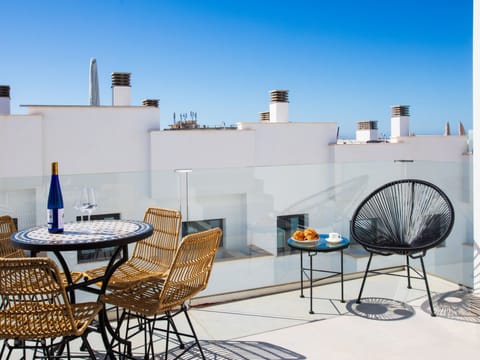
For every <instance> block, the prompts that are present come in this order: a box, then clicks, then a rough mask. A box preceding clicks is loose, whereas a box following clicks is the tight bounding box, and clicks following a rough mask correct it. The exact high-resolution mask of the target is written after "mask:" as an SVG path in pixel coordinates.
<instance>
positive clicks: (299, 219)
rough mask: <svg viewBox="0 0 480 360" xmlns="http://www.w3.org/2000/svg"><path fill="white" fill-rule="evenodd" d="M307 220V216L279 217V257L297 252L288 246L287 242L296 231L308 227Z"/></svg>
mask: <svg viewBox="0 0 480 360" xmlns="http://www.w3.org/2000/svg"><path fill="white" fill-rule="evenodd" d="M306 218H307V216H306V215H305V214H294V215H282V216H278V217H277V255H288V254H291V253H293V252H295V251H296V250H294V249H292V248H291V247H290V246H288V244H287V241H288V239H289V238H290V237H291V236H292V234H293V233H294V232H295V231H296V230H298V229H304V228H305V227H306V226H307V221H306Z"/></svg>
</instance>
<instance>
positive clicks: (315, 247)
mask: <svg viewBox="0 0 480 360" xmlns="http://www.w3.org/2000/svg"><path fill="white" fill-rule="evenodd" d="M328 236H329V235H328V234H320V236H319V239H318V240H317V241H298V240H294V239H292V238H290V239H288V241H287V244H288V246H290V247H291V248H293V249H297V250H300V297H304V295H303V274H304V273H305V272H306V271H308V272H309V274H308V275H307V277H308V278H309V279H310V314H314V312H313V300H312V292H313V291H312V289H313V272H314V271H315V272H321V273H327V274H330V275H328V276H325V277H322V278H319V279H317V280H315V281H319V280H325V279H328V278H331V277H333V276H337V275H340V284H341V295H342V297H341V301H342V302H345V300H344V298H343V250H344V249H346V248H347V247H348V246H349V245H350V240H348V239H347V238H346V237H343V236H340V238H339V239H338V240H335V242H329V241H327V239H328ZM332 251H340V271H330V270H322V269H314V268H313V264H312V258H313V257H314V256H315V255H317V254H318V253H328V252H332ZM305 252H306V253H307V254H308V256H309V258H310V267H304V266H303V254H304V253H305Z"/></svg>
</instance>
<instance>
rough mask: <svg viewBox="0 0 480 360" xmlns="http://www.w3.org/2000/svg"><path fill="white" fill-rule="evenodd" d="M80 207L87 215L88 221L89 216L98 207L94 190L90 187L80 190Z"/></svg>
mask: <svg viewBox="0 0 480 360" xmlns="http://www.w3.org/2000/svg"><path fill="white" fill-rule="evenodd" d="M81 207H82V208H83V209H85V210H84V211H86V212H87V214H88V221H90V216H91V215H92V212H93V211H94V210H95V209H96V208H97V207H98V205H97V199H96V196H95V189H94V188H93V187H91V186H86V187H84V188H83V190H82V197H81Z"/></svg>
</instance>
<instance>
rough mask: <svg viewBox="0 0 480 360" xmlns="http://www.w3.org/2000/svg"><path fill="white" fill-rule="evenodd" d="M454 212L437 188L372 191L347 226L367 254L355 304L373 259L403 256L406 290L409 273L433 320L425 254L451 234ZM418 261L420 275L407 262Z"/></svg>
mask: <svg viewBox="0 0 480 360" xmlns="http://www.w3.org/2000/svg"><path fill="white" fill-rule="evenodd" d="M453 223H454V210H453V206H452V203H451V202H450V200H449V199H448V197H447V195H445V193H444V192H443V191H442V190H440V189H439V188H438V187H437V186H435V185H433V184H431V183H429V182H426V181H422V180H413V179H407V180H399V181H393V182H390V183H388V184H385V185H383V186H382V187H380V188H378V189H377V190H375V191H373V192H372V193H371V194H370V195H369V196H367V198H366V199H365V200H363V201H362V202H361V203H360V205H359V206H358V208H357V209H356V210H355V212H354V214H353V217H352V220H351V222H350V234H351V237H352V239H353V240H355V241H357V242H358V243H359V244H361V245H362V246H363V247H364V248H365V249H366V250H367V251H368V252H369V253H370V257H369V259H368V263H367V268H366V270H365V274H364V276H363V281H362V285H361V288H360V293H359V294H358V299H357V303H360V301H361V297H362V292H363V288H364V285H365V280H366V278H367V275H368V273H369V272H372V273H376V271H375V270H369V269H370V264H371V261H372V256H373V255H374V254H377V255H392V254H399V255H404V256H406V269H407V275H406V276H407V278H408V288H411V283H410V278H411V274H410V270H411V269H412V270H413V271H414V272H415V273H416V274H417V275H418V277H415V278H416V279H423V280H424V281H425V287H426V290H427V294H428V301H429V303H430V309H431V314H432V316H435V311H434V309H433V304H432V297H431V295H430V289H429V286H428V280H427V273H426V271H425V265H424V261H423V257H424V256H425V255H426V253H427V250H429V249H431V248H433V247H436V246H437V245H439V244H440V243H442V242H443V241H444V240H445V239H446V238H447V237H448V235H449V234H450V231H451V230H452V227H453ZM410 258H412V259H419V260H420V264H421V268H422V273H420V272H418V271H417V270H415V269H414V268H413V267H411V266H410V262H409V259H410Z"/></svg>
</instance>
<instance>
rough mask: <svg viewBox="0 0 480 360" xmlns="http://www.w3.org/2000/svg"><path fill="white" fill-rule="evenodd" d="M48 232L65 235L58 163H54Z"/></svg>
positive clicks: (49, 198)
mask: <svg viewBox="0 0 480 360" xmlns="http://www.w3.org/2000/svg"><path fill="white" fill-rule="evenodd" d="M47 210H48V232H50V233H63V197H62V189H60V180H59V179H58V163H57V162H53V163H52V178H51V180H50V191H49V192H48V204H47Z"/></svg>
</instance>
